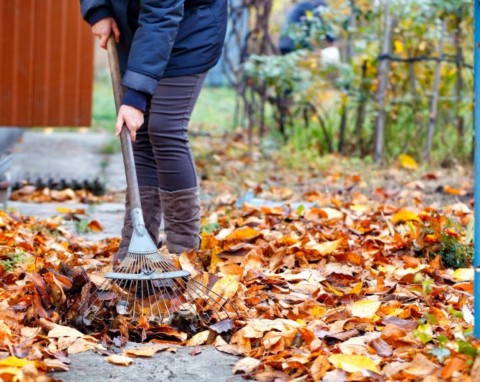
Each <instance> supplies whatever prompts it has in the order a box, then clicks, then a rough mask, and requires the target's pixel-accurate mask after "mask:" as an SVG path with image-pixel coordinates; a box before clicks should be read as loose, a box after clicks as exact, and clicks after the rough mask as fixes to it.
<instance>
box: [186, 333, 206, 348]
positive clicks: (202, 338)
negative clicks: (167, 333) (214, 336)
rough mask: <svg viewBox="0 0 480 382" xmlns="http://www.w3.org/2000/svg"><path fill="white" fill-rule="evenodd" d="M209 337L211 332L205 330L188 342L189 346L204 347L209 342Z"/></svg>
mask: <svg viewBox="0 0 480 382" xmlns="http://www.w3.org/2000/svg"><path fill="white" fill-rule="evenodd" d="M209 336H210V331H209V330H204V331H203V332H200V333H197V334H195V335H194V336H193V337H192V338H190V339H189V340H188V341H187V346H198V345H204V344H205V343H206V342H207V340H208V337H209Z"/></svg>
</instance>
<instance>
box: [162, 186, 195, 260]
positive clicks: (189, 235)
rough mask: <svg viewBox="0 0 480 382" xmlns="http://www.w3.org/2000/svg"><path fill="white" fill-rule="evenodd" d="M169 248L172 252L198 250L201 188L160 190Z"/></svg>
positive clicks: (179, 252)
mask: <svg viewBox="0 0 480 382" xmlns="http://www.w3.org/2000/svg"><path fill="white" fill-rule="evenodd" d="M160 199H161V201H162V207H163V220H164V223H165V235H166V241H167V248H168V251H169V252H170V253H174V254H181V253H183V252H184V251H189V250H192V249H194V250H198V247H199V244H200V239H199V236H198V234H199V231H200V200H199V188H198V187H195V188H189V189H186V190H180V191H173V192H168V191H162V190H160Z"/></svg>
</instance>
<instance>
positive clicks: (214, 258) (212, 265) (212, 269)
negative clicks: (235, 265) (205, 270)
mask: <svg viewBox="0 0 480 382" xmlns="http://www.w3.org/2000/svg"><path fill="white" fill-rule="evenodd" d="M222 252H223V249H222V248H220V247H215V248H213V249H212V258H211V260H210V268H209V271H210V272H212V273H215V272H216V271H217V264H218V263H221V262H223V260H222V259H221V258H220V256H218V254H219V253H222Z"/></svg>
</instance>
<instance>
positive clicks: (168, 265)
mask: <svg viewBox="0 0 480 382" xmlns="http://www.w3.org/2000/svg"><path fill="white" fill-rule="evenodd" d="M164 264H165V267H166V269H167V271H174V270H177V268H176V267H175V266H174V265H173V264H172V263H170V262H165V263H164ZM182 281H183V282H184V283H185V285H186V288H185V291H187V290H188V284H189V283H192V284H193V285H194V286H195V287H196V288H197V289H198V290H195V291H194V292H195V294H196V295H197V296H198V297H199V298H200V299H202V300H204V301H205V302H206V303H208V305H209V306H210V307H211V308H212V310H213V311H214V312H215V314H216V315H217V317H218V318H219V319H220V314H219V311H223V312H224V313H225V314H226V315H227V317H229V316H230V313H229V312H228V311H227V310H226V308H225V307H224V305H225V304H229V305H230V306H231V308H232V309H233V310H234V312H235V314H236V315H237V316H238V315H239V312H238V310H237V308H236V307H235V306H234V305H233V303H232V302H231V301H229V300H228V299H226V298H224V297H222V296H220V295H219V294H218V293H216V292H214V291H213V290H212V289H211V288H208V287H207V286H204V285H203V284H202V283H200V282H198V281H196V280H194V279H193V278H190V277H188V278H186V277H185V278H182ZM203 288H205V291H203V290H202V289H203ZM185 291H184V292H183V293H185ZM202 294H205V297H204V296H202ZM209 294H213V295H214V296H216V297H217V298H218V300H219V301H216V299H214V298H213V297H211V296H209ZM208 299H211V300H213V301H214V303H215V304H217V306H218V307H217V308H216V307H214V306H213V305H212V304H211V303H209V302H208V301H207V300H208ZM222 300H223V302H222Z"/></svg>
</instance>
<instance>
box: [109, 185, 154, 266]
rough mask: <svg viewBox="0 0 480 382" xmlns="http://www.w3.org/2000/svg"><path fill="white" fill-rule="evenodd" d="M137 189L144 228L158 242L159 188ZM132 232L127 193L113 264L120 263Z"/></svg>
mask: <svg viewBox="0 0 480 382" xmlns="http://www.w3.org/2000/svg"><path fill="white" fill-rule="evenodd" d="M139 191H140V203H141V204H142V212H143V219H144V220H145V228H146V229H147V231H148V233H149V234H150V236H151V237H152V240H153V241H154V242H155V243H158V236H159V230H160V223H161V221H162V204H161V201H160V195H159V189H158V188H157V187H139ZM132 232H133V226H132V220H131V218H130V203H129V201H128V194H127V196H126V197H125V218H124V221H123V228H122V240H121V241H120V245H119V246H118V251H117V253H116V254H115V256H114V258H113V264H114V265H118V264H120V262H121V261H122V260H123V259H124V258H125V256H126V255H127V252H128V245H129V244H130V238H131V237H132Z"/></svg>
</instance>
